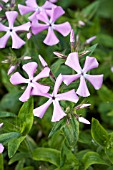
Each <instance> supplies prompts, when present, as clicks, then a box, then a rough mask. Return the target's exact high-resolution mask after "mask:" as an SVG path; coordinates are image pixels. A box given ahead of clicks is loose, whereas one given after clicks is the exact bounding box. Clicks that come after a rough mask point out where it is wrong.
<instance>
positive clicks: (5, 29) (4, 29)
mask: <svg viewBox="0 0 113 170" xmlns="http://www.w3.org/2000/svg"><path fill="white" fill-rule="evenodd" d="M0 31H5V32H7V31H8V27H6V26H5V25H3V24H2V23H0Z"/></svg>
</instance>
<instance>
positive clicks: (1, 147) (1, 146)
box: [0, 143, 4, 154]
mask: <svg viewBox="0 0 113 170" xmlns="http://www.w3.org/2000/svg"><path fill="white" fill-rule="evenodd" d="M3 151H4V146H3V145H2V144H1V143H0V154H1V153H2V152H3Z"/></svg>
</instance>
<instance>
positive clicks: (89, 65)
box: [63, 52, 103, 97]
mask: <svg viewBox="0 0 113 170" xmlns="http://www.w3.org/2000/svg"><path fill="white" fill-rule="evenodd" d="M65 64H66V65H67V66H69V67H71V68H72V69H73V70H75V71H76V72H77V74H74V75H63V81H64V83H65V84H66V85H69V84H70V83H71V82H73V81H75V80H77V79H79V78H80V84H79V87H78V89H77V91H76V93H77V94H78V95H80V96H83V97H87V96H89V95H90V93H89V90H88V88H87V85H86V81H85V79H86V80H88V81H89V82H90V83H91V84H92V85H93V86H94V88H95V89H96V90H98V89H99V88H100V87H101V86H102V82H103V75H89V74H86V73H87V72H88V71H90V70H92V69H93V68H97V67H98V65H99V64H98V62H97V60H96V58H94V57H89V56H87V57H86V61H85V64H84V67H83V69H82V68H81V66H80V63H79V57H78V53H77V52H73V53H70V54H69V56H68V58H67V60H66V62H65Z"/></svg>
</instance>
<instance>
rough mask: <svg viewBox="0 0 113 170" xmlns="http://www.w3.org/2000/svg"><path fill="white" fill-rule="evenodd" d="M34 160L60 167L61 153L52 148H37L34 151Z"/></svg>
mask: <svg viewBox="0 0 113 170" xmlns="http://www.w3.org/2000/svg"><path fill="white" fill-rule="evenodd" d="M32 154H33V159H34V160H36V161H45V162H49V163H51V164H54V165H56V166H59V165H60V151H58V150H56V149H51V148H37V149H35V150H34V151H33V153H32Z"/></svg>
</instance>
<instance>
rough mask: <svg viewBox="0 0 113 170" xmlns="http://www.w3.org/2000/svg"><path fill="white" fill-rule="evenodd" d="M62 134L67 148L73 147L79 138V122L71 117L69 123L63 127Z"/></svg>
mask: <svg viewBox="0 0 113 170" xmlns="http://www.w3.org/2000/svg"><path fill="white" fill-rule="evenodd" d="M63 132H64V135H65V137H66V140H67V144H68V145H69V146H75V145H76V142H77V141H78V136H79V122H78V121H77V120H76V118H75V117H74V116H73V115H72V117H71V118H70V121H69V123H67V124H65V126H64V127H63Z"/></svg>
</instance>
